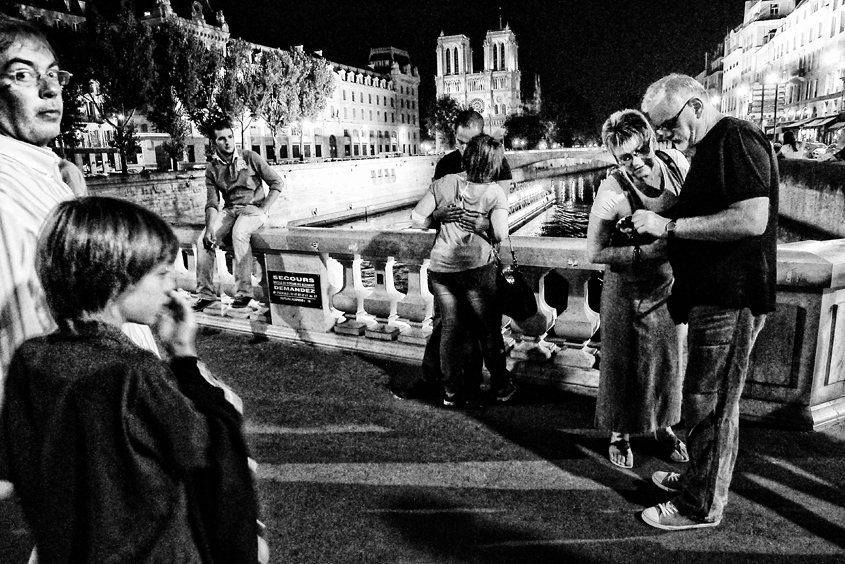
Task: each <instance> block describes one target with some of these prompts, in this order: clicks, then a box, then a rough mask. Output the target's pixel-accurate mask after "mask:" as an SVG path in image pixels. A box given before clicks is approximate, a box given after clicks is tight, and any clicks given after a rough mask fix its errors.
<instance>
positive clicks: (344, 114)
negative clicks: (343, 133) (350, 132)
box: [343, 108, 347, 119]
mask: <svg viewBox="0 0 845 564" xmlns="http://www.w3.org/2000/svg"><path fill="white" fill-rule="evenodd" d="M346 118H347V114H346V108H343V119H346Z"/></svg>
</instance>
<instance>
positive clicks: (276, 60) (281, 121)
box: [261, 51, 302, 155]
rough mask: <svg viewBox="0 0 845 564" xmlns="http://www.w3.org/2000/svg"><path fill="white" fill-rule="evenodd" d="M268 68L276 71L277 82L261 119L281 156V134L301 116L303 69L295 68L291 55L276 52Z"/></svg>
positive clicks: (284, 52)
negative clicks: (299, 91)
mask: <svg viewBox="0 0 845 564" xmlns="http://www.w3.org/2000/svg"><path fill="white" fill-rule="evenodd" d="M266 64H267V66H268V67H269V68H271V69H273V70H274V71H275V80H274V82H273V86H272V88H271V92H270V97H269V99H268V100H267V104H266V105H265V106H264V109H263V111H262V114H261V117H262V118H264V122H265V123H266V124H267V128H268V129H269V130H270V135H272V137H273V146H274V148H275V149H276V154H277V155H278V154H279V150H278V145H279V137H278V136H279V134H280V133H281V131H282V129H284V128H285V127H288V126H289V125H291V124H292V123H293V122H295V121H296V120H297V119H299V115H300V106H299V93H298V88H299V83H300V80H301V76H302V69H301V68H299V67H296V66H294V64H293V60H292V58H291V56H290V53H289V52H287V51H275V52H274V55H273V56H272V57H268V60H267V62H266Z"/></svg>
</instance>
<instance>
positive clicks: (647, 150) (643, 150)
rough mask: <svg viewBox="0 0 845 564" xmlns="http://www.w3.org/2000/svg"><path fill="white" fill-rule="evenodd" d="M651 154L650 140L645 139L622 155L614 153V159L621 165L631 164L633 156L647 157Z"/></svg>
mask: <svg viewBox="0 0 845 564" xmlns="http://www.w3.org/2000/svg"><path fill="white" fill-rule="evenodd" d="M649 155H651V141H646V142H645V143H643V144H642V145H640V146H639V147H637V148H636V149H634V150H633V151H631V152H630V153H624V154H622V155H616V161H617V162H618V163H619V164H621V165H627V164H631V162H632V161H633V160H634V157H640V158H643V157H647V156H649Z"/></svg>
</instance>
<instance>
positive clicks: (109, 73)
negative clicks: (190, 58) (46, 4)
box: [84, 0, 155, 173]
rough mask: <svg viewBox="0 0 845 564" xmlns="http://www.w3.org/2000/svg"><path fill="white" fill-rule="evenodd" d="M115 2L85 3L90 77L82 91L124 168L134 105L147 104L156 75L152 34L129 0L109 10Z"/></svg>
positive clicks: (133, 140) (133, 143)
mask: <svg viewBox="0 0 845 564" xmlns="http://www.w3.org/2000/svg"><path fill="white" fill-rule="evenodd" d="M114 4H115V3H109V2H105V1H101V2H89V4H88V9H87V11H86V16H87V22H86V23H87V25H86V27H85V29H86V30H87V32H86V33H87V35H86V37H85V40H86V42H87V46H88V47H87V50H86V52H87V54H88V60H87V65H86V66H87V72H85V73H84V75H85V76H87V77H89V78H90V79H91V80H93V81H95V82H94V83H93V84H92V88H90V89H86V92H85V94H84V96H85V98H86V99H87V100H88V101H89V102H91V103H92V104H93V105H94V106H95V107H96V108H97V110H98V112H99V113H100V116H101V117H102V119H103V120H105V121H106V122H107V123H108V124H109V125H111V126H112V127H114V129H115V136H114V139H113V141H112V144H113V146H115V147H116V148H117V149H118V152H119V153H120V156H121V160H122V163H121V164H122V169H123V172H124V173H125V172H126V170H127V165H126V155H127V154H129V153H130V152H133V151H134V150H135V148H136V147H137V136H136V135H134V123H133V118H134V116H135V113H136V112H137V111H138V110H140V109H143V108H145V107H147V103H148V101H149V93H150V85H151V82H152V81H153V80H154V79H155V69H154V66H153V37H152V32H151V30H150V28H149V27H148V26H146V25H144V24H143V23H142V22H140V21H139V20H138V18H137V17H136V16H135V12H134V8H133V5H132V3H131V2H130V1H129V0H121V2H120V3H119V7H120V10H119V11H113V5H114ZM104 7H105V9H103V8H104ZM130 126H131V127H130Z"/></svg>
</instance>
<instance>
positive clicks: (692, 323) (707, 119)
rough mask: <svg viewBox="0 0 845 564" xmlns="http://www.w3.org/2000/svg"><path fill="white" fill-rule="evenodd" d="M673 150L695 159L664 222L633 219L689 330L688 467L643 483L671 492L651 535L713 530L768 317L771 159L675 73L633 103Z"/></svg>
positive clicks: (738, 123) (774, 184)
mask: <svg viewBox="0 0 845 564" xmlns="http://www.w3.org/2000/svg"><path fill="white" fill-rule="evenodd" d="M642 109H643V111H644V112H645V113H646V114H648V116H649V119H650V120H651V121H652V123H653V124H654V126H655V129H656V130H657V131H658V132H659V133H661V134H663V135H664V136H665V137H666V138H667V139H668V140H670V141H671V142H672V144H673V145H674V146H675V148H676V149H679V150H681V151H687V150H690V149H694V150H695V153H694V156H693V157H692V161H691V165H690V170H689V173H688V174H687V177H686V181H685V182H684V188H683V190H681V194H680V196H679V198H678V201H677V203H676V205H675V206H674V207H673V208H672V209H671V210H670V211H669V212H667V214H666V215H667V217H663V216H660V215H657V214H655V213H653V212H649V211H643V210H640V211H637V212H636V213H635V214H634V217H633V220H634V227H635V228H636V230H637V231H638V232H640V233H649V234H651V235H653V236H655V237H661V238H665V239H668V243H669V260H670V262H671V265H672V270H673V273H674V276H675V283H674V286H673V288H672V295H671V297H670V298H669V302H668V306H669V312H670V314H671V315H672V318H673V319H674V320H675V322H676V323H689V332H688V346H687V350H688V352H687V354H688V358H687V370H686V374H685V379H684V390H683V418H684V422H685V425H686V428H687V448H688V451H689V457H690V462H689V466H688V468H687V470H686V471H685V472H684V473H683V474H677V473H675V472H656V473H654V475H653V476H652V481H653V482H654V483H655V484H656V485H657V486H658V487H660V488H661V489H663V490H665V491H669V492H673V493H677V495H676V496H675V498H674V499H673V500H672V501H669V502H666V503H661V504H659V505H656V506H654V507H650V508H648V509H646V510H645V511H643V514H642V517H643V520H644V521H645V522H646V523H648V524H649V525H651V526H653V527H657V528H659V529H666V530H685V529H693V528H700V527H713V526H716V525H718V524H719V523H720V522H721V519H722V514H723V512H724V509H725V505H726V504H727V501H728V488H729V487H730V482H731V476H732V474H733V468H734V463H735V461H736V455H737V450H738V446H739V399H740V396H741V395H742V389H743V385H744V383H745V377H746V375H747V373H748V369H749V362H750V356H751V350H752V348H753V347H754V343H755V340H756V339H757V336H758V335H759V333H760V330H761V329H762V327H763V323H764V321H765V319H766V314H767V313H769V312H771V311H773V310H774V309H775V283H776V271H775V269H776V264H777V242H776V235H777V209H778V168H777V160H776V158H775V156H774V154H773V152H772V148H771V145H770V143H769V142H768V140H767V139H766V136H765V135H764V134H763V132H762V131H760V129H758V128H757V126H755V125H754V124H752V123H750V122H747V121H742V120H739V119H736V118H733V117H728V116H724V115H722V114H721V113H720V112H719V111H718V110H717V109H716V108H714V107H713V106H712V105H711V104H710V102H709V99H708V97H707V93H706V91H705V90H704V88H703V87H702V86H701V84H699V83H698V82H697V81H695V80H694V79H693V78H691V77H689V76H686V75H679V74H673V75H669V76H666V77H664V78H662V79H660V80H658V81H657V82H655V83H654V84H652V85H651V86H649V88H648V90H647V91H646V94H645V97H644V98H643V104H642Z"/></svg>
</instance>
